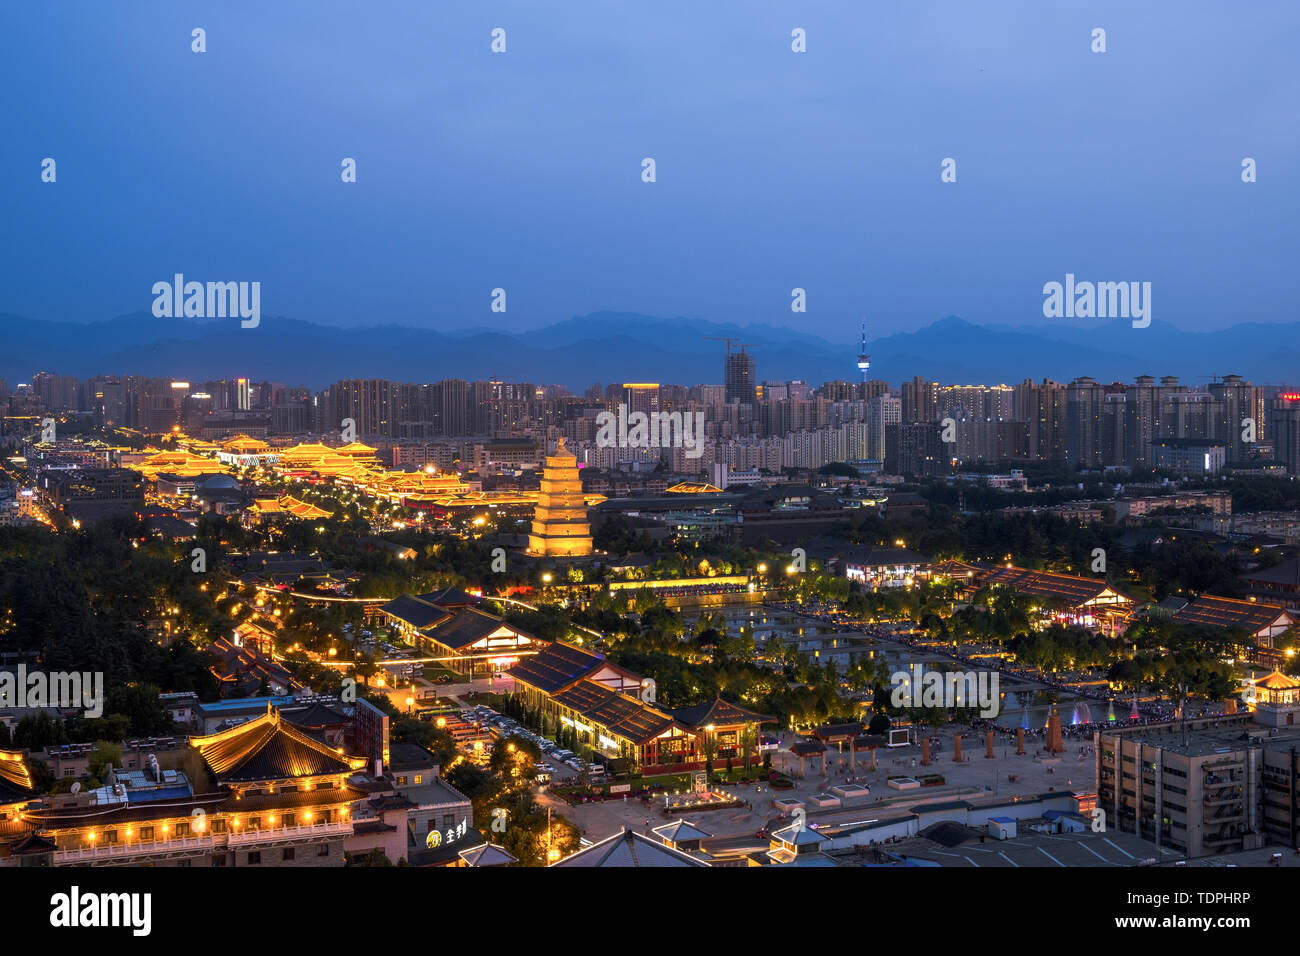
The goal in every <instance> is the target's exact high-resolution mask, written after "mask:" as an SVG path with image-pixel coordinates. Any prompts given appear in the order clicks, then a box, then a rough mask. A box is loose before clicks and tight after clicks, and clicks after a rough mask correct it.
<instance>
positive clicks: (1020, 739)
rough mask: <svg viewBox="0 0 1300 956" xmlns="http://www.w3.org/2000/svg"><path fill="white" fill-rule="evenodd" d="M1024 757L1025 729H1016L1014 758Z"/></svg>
mask: <svg viewBox="0 0 1300 956" xmlns="http://www.w3.org/2000/svg"><path fill="white" fill-rule="evenodd" d="M1024 755H1025V728H1024V727H1017V728H1016V756H1018V757H1023V756H1024Z"/></svg>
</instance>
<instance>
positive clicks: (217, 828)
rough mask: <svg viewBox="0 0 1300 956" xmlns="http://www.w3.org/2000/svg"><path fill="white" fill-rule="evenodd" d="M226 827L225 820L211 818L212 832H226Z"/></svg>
mask: <svg viewBox="0 0 1300 956" xmlns="http://www.w3.org/2000/svg"><path fill="white" fill-rule="evenodd" d="M226 827H227V823H226V821H225V820H213V821H212V832H213V833H225V832H226Z"/></svg>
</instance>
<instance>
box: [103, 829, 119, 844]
mask: <svg viewBox="0 0 1300 956" xmlns="http://www.w3.org/2000/svg"><path fill="white" fill-rule="evenodd" d="M104 842H105V843H116V842H117V831H116V830H105V831H104Z"/></svg>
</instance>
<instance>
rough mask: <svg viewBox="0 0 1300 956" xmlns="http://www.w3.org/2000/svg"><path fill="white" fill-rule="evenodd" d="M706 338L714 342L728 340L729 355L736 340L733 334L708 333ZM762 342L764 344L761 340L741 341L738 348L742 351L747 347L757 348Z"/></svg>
mask: <svg viewBox="0 0 1300 956" xmlns="http://www.w3.org/2000/svg"><path fill="white" fill-rule="evenodd" d="M705 338H706V339H712V340H713V341H714V342H726V343H727V354H728V355H730V354H731V343H732V342H735V341H736V338H734V337H732V336H729V335H706V336H705ZM762 344H763V343H761V342H740V343H739V344H738V345H737V348H739V349H740V351H742V352H743V351H745V349H747V348H748V349H756V348H758V347H759V346H760V345H762Z"/></svg>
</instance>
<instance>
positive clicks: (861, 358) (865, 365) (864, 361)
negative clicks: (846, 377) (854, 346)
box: [858, 321, 871, 382]
mask: <svg viewBox="0 0 1300 956" xmlns="http://www.w3.org/2000/svg"><path fill="white" fill-rule="evenodd" d="M870 369H871V356H870V355H868V354H867V323H866V322H865V321H864V322H863V323H862V346H861V347H860V348H859V349H858V371H859V372H861V373H862V381H863V382H865V381H866V380H867V372H868V371H869V370H870Z"/></svg>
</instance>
